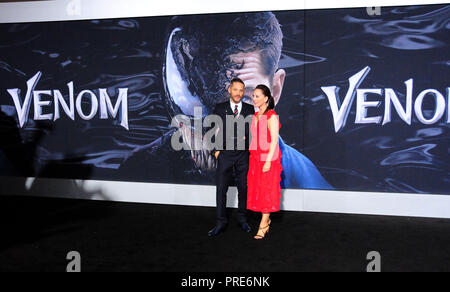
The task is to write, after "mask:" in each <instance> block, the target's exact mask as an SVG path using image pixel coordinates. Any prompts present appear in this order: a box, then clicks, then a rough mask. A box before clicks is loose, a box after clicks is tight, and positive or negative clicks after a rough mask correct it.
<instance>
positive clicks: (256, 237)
mask: <svg viewBox="0 0 450 292" xmlns="http://www.w3.org/2000/svg"><path fill="white" fill-rule="evenodd" d="M271 223H272V220H269V222H268V224H267V226H265V227H260V228H259V229H258V234H259V231H260V230H265V229H266V231H265V232H263V235H258V234H256V235H255V236H254V237H253V238H254V239H263V238H264V237H266V235H267V233H269V228H270V224H271Z"/></svg>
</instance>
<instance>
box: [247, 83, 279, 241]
mask: <svg viewBox="0 0 450 292" xmlns="http://www.w3.org/2000/svg"><path fill="white" fill-rule="evenodd" d="M253 105H254V106H255V107H258V108H259V111H258V112H257V113H255V115H254V116H253V119H252V125H251V134H252V140H251V143H250V161H249V171H248V174H247V209H249V210H252V211H255V212H261V213H262V218H261V222H260V224H259V229H258V233H257V234H256V235H255V239H263V238H264V237H265V235H266V234H267V232H269V228H270V223H271V220H270V214H271V213H273V212H278V211H279V210H280V199H281V186H280V183H281V171H282V170H283V168H282V166H281V151H280V147H279V146H278V133H279V130H280V128H281V124H280V122H279V119H278V115H277V114H276V112H275V111H274V110H273V109H274V107H275V101H274V99H273V97H272V95H271V93H270V89H269V88H268V87H267V86H265V85H258V86H257V87H256V88H255V91H254V92H253Z"/></svg>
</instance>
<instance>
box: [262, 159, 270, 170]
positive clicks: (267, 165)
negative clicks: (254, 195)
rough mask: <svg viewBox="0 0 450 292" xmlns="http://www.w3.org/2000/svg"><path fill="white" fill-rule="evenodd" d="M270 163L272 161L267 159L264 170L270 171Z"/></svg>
mask: <svg viewBox="0 0 450 292" xmlns="http://www.w3.org/2000/svg"><path fill="white" fill-rule="evenodd" d="M270 165H271V163H270V161H266V163H264V167H263V172H268V171H269V170H270Z"/></svg>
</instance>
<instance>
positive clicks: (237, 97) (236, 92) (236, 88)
mask: <svg viewBox="0 0 450 292" xmlns="http://www.w3.org/2000/svg"><path fill="white" fill-rule="evenodd" d="M244 92H245V87H244V84H242V83H240V82H234V83H233V84H231V86H230V87H229V88H228V93H229V94H230V96H231V99H232V100H233V102H234V103H239V102H241V99H242V97H244Z"/></svg>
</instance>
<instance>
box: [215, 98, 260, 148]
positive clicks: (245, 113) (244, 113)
mask: <svg viewBox="0 0 450 292" xmlns="http://www.w3.org/2000/svg"><path fill="white" fill-rule="evenodd" d="M233 111H234V108H231V106H230V101H229V100H228V101H226V102H223V103H218V104H216V107H215V108H214V111H213V114H214V115H218V116H220V117H221V118H222V121H223V127H221V128H219V132H218V134H217V136H218V137H219V135H221V136H222V137H223V145H222V147H220V148H217V149H216V148H213V150H219V151H222V150H226V145H227V141H229V142H228V143H235V144H234V145H237V142H234V141H233V140H236V139H237V140H244V144H245V150H242V151H248V149H249V148H250V139H251V137H250V125H251V124H250V123H246V125H245V139H244V137H237V136H238V133H237V131H236V129H237V127H236V126H235V131H232V132H234V135H229V136H227V122H226V117H227V115H228V116H230V118H232V119H234V116H233ZM254 114H255V108H254V107H253V106H252V105H250V104H248V103H245V102H242V109H241V112H240V114H239V117H238V119H241V118H242V119H245V118H248V119H249V120H250V121H251V118H252V117H253V115H254ZM232 132H230V134H233V133H232ZM230 139H231V140H232V141H230ZM237 140H236V141H237ZM213 152H214V151H213Z"/></svg>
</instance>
